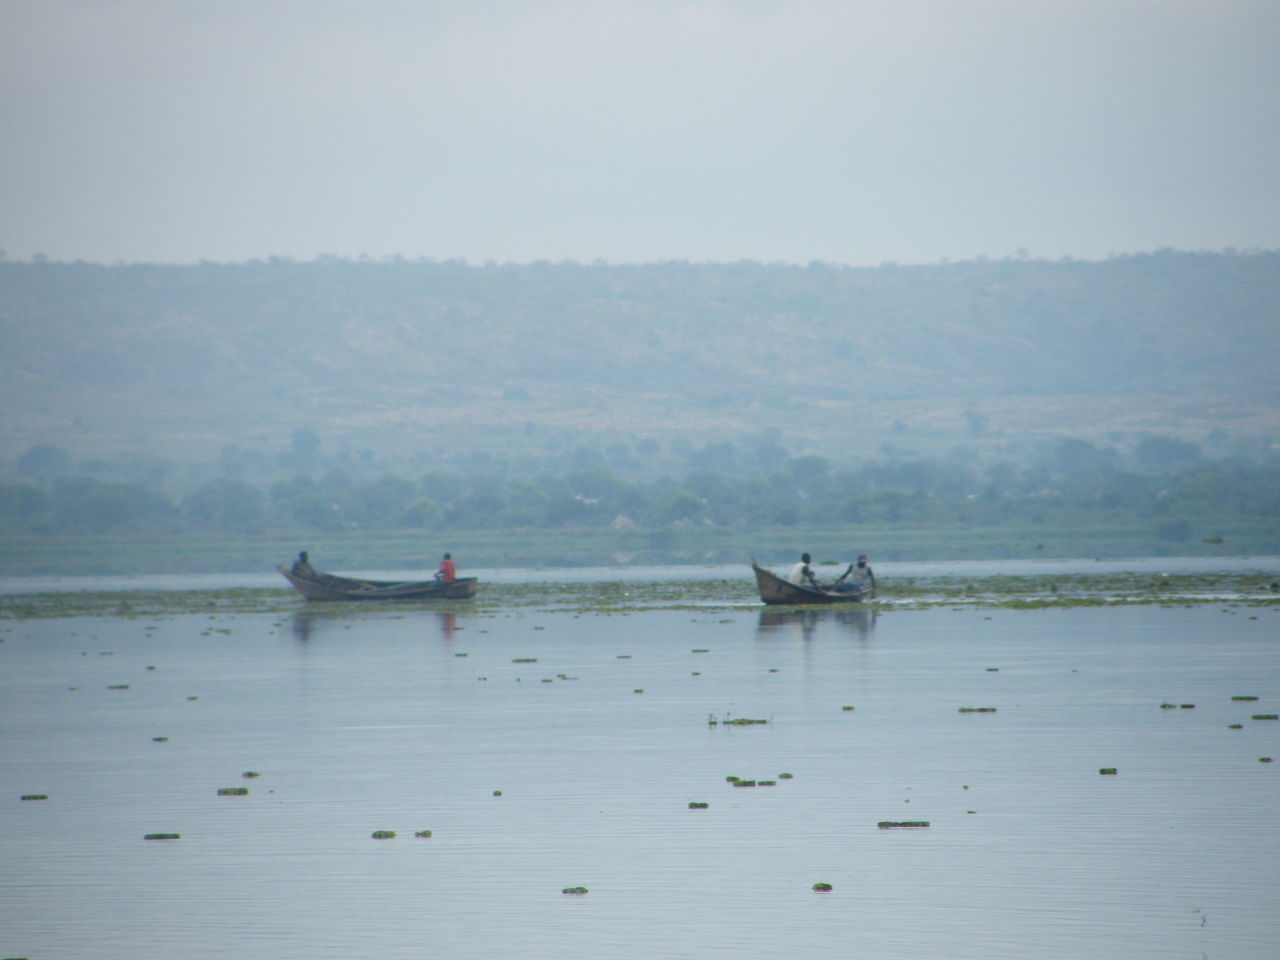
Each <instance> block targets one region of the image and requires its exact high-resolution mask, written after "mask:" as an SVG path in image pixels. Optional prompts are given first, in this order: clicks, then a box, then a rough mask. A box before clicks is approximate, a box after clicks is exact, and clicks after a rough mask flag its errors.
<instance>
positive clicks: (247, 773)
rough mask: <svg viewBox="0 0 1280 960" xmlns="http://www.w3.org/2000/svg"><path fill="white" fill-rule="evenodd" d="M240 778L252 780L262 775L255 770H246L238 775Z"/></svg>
mask: <svg viewBox="0 0 1280 960" xmlns="http://www.w3.org/2000/svg"><path fill="white" fill-rule="evenodd" d="M240 776H242V777H244V778H245V779H246V780H252V779H253V778H254V777H260V776H262V774H260V773H259V772H258V771H257V770H246V771H245V772H244V773H242V774H240Z"/></svg>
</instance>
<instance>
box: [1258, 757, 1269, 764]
mask: <svg viewBox="0 0 1280 960" xmlns="http://www.w3.org/2000/svg"><path fill="white" fill-rule="evenodd" d="M1258 762H1259V763H1270V762H1271V758H1270V757H1259V758H1258Z"/></svg>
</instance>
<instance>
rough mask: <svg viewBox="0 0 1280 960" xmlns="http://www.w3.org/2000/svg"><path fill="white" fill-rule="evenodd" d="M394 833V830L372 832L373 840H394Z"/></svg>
mask: <svg viewBox="0 0 1280 960" xmlns="http://www.w3.org/2000/svg"><path fill="white" fill-rule="evenodd" d="M395 836H396V832H395V831H394V830H375V831H373V839H375V840H394V839H395Z"/></svg>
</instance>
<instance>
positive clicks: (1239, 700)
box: [1231, 697, 1258, 702]
mask: <svg viewBox="0 0 1280 960" xmlns="http://www.w3.org/2000/svg"><path fill="white" fill-rule="evenodd" d="M1231 699H1232V700H1235V701H1237V702H1245V701H1249V702H1251V701H1254V700H1257V699H1258V698H1257V697H1232V698H1231Z"/></svg>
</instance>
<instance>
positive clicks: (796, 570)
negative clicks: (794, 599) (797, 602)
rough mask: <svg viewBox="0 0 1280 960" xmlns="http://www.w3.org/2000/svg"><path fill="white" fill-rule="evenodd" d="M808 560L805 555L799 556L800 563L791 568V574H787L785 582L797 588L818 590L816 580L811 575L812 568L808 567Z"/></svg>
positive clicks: (807, 556)
mask: <svg viewBox="0 0 1280 960" xmlns="http://www.w3.org/2000/svg"><path fill="white" fill-rule="evenodd" d="M809 563H810V560H809V555H808V554H807V553H802V554H800V562H799V563H797V564H796V565H795V566H794V567H792V568H791V572H790V573H789V574H787V582H788V583H794V584H795V585H796V586H798V587H812V588H813V589H815V590H817V589H818V580H817V578H816V577H815V576H814V575H813V568H812V567H810V566H809Z"/></svg>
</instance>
